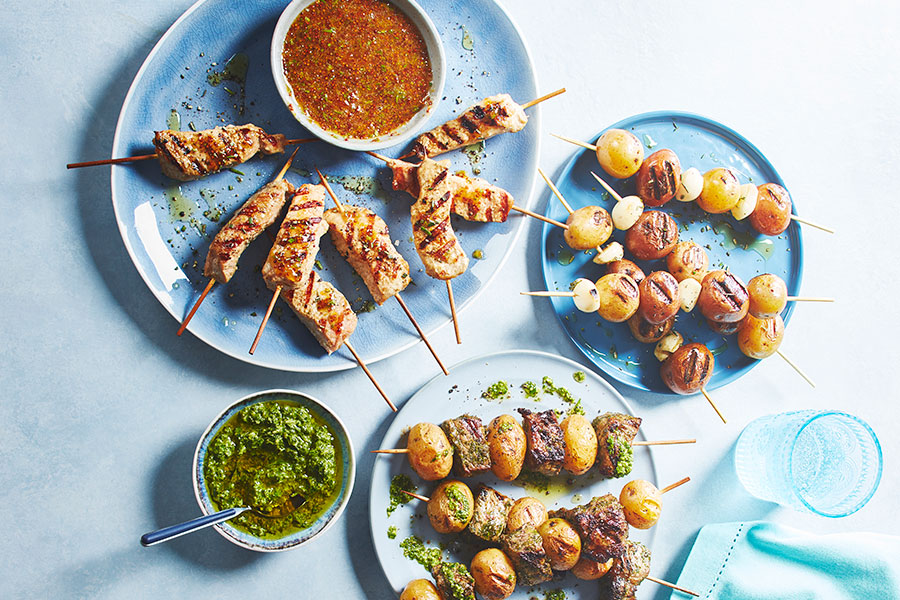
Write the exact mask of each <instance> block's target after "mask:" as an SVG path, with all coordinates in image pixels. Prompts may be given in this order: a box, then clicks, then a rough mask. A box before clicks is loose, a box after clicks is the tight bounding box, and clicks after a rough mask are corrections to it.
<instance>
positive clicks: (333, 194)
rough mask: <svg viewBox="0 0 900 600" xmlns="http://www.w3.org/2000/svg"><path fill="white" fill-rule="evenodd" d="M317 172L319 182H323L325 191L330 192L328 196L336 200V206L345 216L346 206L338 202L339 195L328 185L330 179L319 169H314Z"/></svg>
mask: <svg viewBox="0 0 900 600" xmlns="http://www.w3.org/2000/svg"><path fill="white" fill-rule="evenodd" d="M313 168H314V169H315V170H316V173H318V175H319V180H320V181H321V182H322V185H324V186H325V191H326V192H328V195H329V196H331V199H332V200H334V205H335V206H336V207H337V209H338V211H339V212H340V213H341V214H344V205H343V204H341V201H340V200H338V197H337V195H336V194H335V193H334V190H332V189H331V185H330V184H329V183H328V179H327V178H326V177H325V176H324V175H322V171H320V170H319V167H313Z"/></svg>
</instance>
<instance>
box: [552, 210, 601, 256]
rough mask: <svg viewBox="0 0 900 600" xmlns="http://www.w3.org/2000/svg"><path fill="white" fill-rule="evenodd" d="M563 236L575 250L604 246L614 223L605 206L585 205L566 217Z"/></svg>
mask: <svg viewBox="0 0 900 600" xmlns="http://www.w3.org/2000/svg"><path fill="white" fill-rule="evenodd" d="M566 225H568V226H569V228H568V229H566V231H565V233H564V234H563V237H564V238H565V240H566V243H567V244H568V245H569V247H571V248H573V249H574V250H590V249H591V248H596V247H597V246H602V245H603V244H605V243H606V240H608V239H609V236H611V235H612V230H613V223H612V219H611V218H610V216H609V213H608V212H606V209H605V208H602V207H600V206H584V207H582V208H579V209H578V210H576V211H574V212H573V213H572V214H570V215H569V218H568V219H566Z"/></svg>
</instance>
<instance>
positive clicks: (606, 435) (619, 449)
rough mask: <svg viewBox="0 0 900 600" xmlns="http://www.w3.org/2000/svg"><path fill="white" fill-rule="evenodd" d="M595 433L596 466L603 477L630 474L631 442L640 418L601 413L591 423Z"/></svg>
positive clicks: (639, 423)
mask: <svg viewBox="0 0 900 600" xmlns="http://www.w3.org/2000/svg"><path fill="white" fill-rule="evenodd" d="M593 425H594V431H595V432H596V433H597V461H596V463H597V466H598V468H599V469H600V474H601V475H603V476H604V477H624V476H625V475H628V474H629V473H631V463H632V448H631V442H632V441H633V440H634V436H636V435H637V432H638V427H640V426H641V418H640V417H632V416H631V415H623V414H622V413H603V414H602V415H600V416H599V417H597V418H596V419H594V422H593Z"/></svg>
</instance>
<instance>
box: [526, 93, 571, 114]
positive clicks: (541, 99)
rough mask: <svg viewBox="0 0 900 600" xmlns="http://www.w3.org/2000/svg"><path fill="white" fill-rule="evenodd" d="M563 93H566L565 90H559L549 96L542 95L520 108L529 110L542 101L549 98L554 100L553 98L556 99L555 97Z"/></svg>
mask: <svg viewBox="0 0 900 600" xmlns="http://www.w3.org/2000/svg"><path fill="white" fill-rule="evenodd" d="M565 91H566V88H559V89H558V90H556V91H555V92H550V93H549V94H544V95H543V96H541V97H540V98H535V99H534V100H532V101H530V102H526V103H525V104H523V105H522V108H523V109H526V108H531V107H532V106H534V105H535V104H540V103H541V102H543V101H544V100H549V99H550V98H554V97H556V96H559V95H560V94H563V93H565Z"/></svg>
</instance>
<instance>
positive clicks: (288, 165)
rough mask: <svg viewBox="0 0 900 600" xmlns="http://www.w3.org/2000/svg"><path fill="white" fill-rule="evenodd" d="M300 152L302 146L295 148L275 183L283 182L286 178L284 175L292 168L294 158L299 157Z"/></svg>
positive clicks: (276, 177)
mask: <svg viewBox="0 0 900 600" xmlns="http://www.w3.org/2000/svg"><path fill="white" fill-rule="evenodd" d="M299 151H300V146H297V147H296V148H294V152H293V153H292V154H291V156H290V158H288V159H287V162H286V163H284V166H283V167H281V170H280V171H278V175H276V176H275V181H281V180H282V179H283V178H284V174H285V173H287V171H288V169H290V168H291V163H292V162H294V157H295V156H297V152H299Z"/></svg>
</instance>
